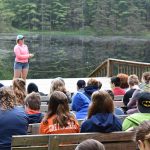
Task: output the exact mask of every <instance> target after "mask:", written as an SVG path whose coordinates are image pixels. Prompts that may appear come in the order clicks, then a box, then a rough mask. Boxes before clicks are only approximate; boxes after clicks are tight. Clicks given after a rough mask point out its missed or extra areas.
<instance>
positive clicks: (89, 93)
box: [83, 86, 99, 100]
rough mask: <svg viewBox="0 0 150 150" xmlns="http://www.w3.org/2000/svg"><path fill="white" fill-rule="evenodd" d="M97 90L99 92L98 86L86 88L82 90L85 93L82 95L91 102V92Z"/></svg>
mask: <svg viewBox="0 0 150 150" xmlns="http://www.w3.org/2000/svg"><path fill="white" fill-rule="evenodd" d="M98 90H99V87H98V86H86V87H85V88H84V91H85V92H84V93H83V94H85V95H86V96H87V97H88V98H89V100H91V95H92V94H93V92H95V91H98Z"/></svg>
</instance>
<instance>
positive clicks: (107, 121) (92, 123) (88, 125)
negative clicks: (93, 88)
mask: <svg viewBox="0 0 150 150" xmlns="http://www.w3.org/2000/svg"><path fill="white" fill-rule="evenodd" d="M121 130H122V124H121V121H120V120H119V119H118V118H117V117H116V116H115V115H113V114H112V113H106V114H102V113H98V114H96V115H93V116H92V117H91V118H90V119H87V120H86V121H85V122H83V124H82V125H81V132H103V133H109V132H114V131H121Z"/></svg>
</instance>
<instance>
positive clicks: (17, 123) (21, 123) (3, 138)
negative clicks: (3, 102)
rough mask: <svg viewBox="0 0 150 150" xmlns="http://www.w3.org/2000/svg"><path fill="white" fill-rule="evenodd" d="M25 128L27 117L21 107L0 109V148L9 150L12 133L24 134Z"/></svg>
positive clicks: (26, 126)
mask: <svg viewBox="0 0 150 150" xmlns="http://www.w3.org/2000/svg"><path fill="white" fill-rule="evenodd" d="M27 129H28V117H27V115H26V114H25V112H24V110H23V109H22V108H20V107H15V108H13V109H10V110H5V111H4V110H1V109H0V150H11V139H12V135H25V134H27Z"/></svg>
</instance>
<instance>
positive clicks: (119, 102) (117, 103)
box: [113, 101, 125, 108]
mask: <svg viewBox="0 0 150 150" xmlns="http://www.w3.org/2000/svg"><path fill="white" fill-rule="evenodd" d="M113 103H114V106H115V107H121V108H123V107H125V105H124V103H123V101H113Z"/></svg>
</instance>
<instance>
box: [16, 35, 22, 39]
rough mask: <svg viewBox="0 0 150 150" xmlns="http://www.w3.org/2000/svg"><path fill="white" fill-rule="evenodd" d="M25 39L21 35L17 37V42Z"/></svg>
mask: <svg viewBox="0 0 150 150" xmlns="http://www.w3.org/2000/svg"><path fill="white" fill-rule="evenodd" d="M23 38H24V36H23V35H21V34H19V35H17V38H16V40H22V39H23Z"/></svg>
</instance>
